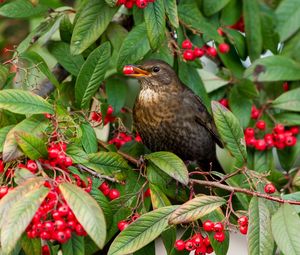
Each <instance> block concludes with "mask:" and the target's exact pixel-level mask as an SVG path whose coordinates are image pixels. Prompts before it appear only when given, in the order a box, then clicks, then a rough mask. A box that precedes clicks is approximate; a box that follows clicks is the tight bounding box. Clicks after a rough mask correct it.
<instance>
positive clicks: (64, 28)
mask: <svg viewBox="0 0 300 255" xmlns="http://www.w3.org/2000/svg"><path fill="white" fill-rule="evenodd" d="M72 33H73V24H72V23H71V20H70V17H69V15H68V14H65V15H64V16H63V18H62V20H61V22H60V24H59V35H60V38H61V40H62V41H63V42H66V43H70V41H71V37H72ZM68 52H70V48H69V51H68Z"/></svg>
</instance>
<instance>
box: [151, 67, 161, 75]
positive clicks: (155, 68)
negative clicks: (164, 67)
mask: <svg viewBox="0 0 300 255" xmlns="http://www.w3.org/2000/svg"><path fill="white" fill-rule="evenodd" d="M159 70H160V68H159V67H158V66H154V67H153V68H152V71H153V72H154V73H157V72H159Z"/></svg>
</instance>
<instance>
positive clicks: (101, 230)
mask: <svg viewBox="0 0 300 255" xmlns="http://www.w3.org/2000/svg"><path fill="white" fill-rule="evenodd" d="M59 189H60V191H61V193H62V195H63V197H64V198H65V200H66V202H67V204H68V205H69V207H70V208H71V210H72V211H73V213H74V215H75V216H76V218H77V220H78V221H79V222H80V224H81V225H82V226H83V228H84V229H85V231H86V232H87V233H88V235H89V236H90V237H91V238H92V240H93V241H94V242H95V243H96V244H97V246H98V247H99V248H101V249H102V248H103V246H104V244H105V239H106V222H105V218H104V215H103V211H102V209H101V208H100V207H99V205H98V204H97V202H96V201H95V200H94V199H93V198H92V197H91V196H90V195H89V194H88V193H87V192H85V191H84V190H82V189H81V188H79V187H78V186H76V185H74V184H71V183H61V184H60V185H59Z"/></svg>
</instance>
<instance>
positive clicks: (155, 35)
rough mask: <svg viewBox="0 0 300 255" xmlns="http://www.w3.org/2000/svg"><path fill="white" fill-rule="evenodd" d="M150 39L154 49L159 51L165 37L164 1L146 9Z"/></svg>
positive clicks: (155, 2)
mask: <svg viewBox="0 0 300 255" xmlns="http://www.w3.org/2000/svg"><path fill="white" fill-rule="evenodd" d="M144 17H145V24H146V30H147V35H148V39H149V42H150V45H151V48H152V49H157V48H158V47H159V45H160V44H161V42H162V41H163V39H164V35H165V27H166V26H165V23H166V22H165V8H164V2H163V0H156V1H154V2H153V3H149V4H148V5H147V8H145V9H144Z"/></svg>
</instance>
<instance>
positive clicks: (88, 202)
mask: <svg viewBox="0 0 300 255" xmlns="http://www.w3.org/2000/svg"><path fill="white" fill-rule="evenodd" d="M68 4H69V6H66V5H67V3H65V1H58V0H53V1H44V0H41V1H38V2H36V1H28V0H12V1H8V2H4V3H2V4H1V6H0V15H2V16H3V17H2V18H1V19H2V21H3V27H2V28H1V29H2V32H3V35H4V36H3V37H2V39H1V40H2V41H1V45H2V46H3V51H2V55H1V56H2V60H3V64H2V65H1V66H0V85H1V91H0V108H1V112H0V114H1V118H0V149H1V153H2V159H1V161H0V173H1V175H0V176H1V187H0V199H1V200H0V216H1V217H0V229H1V238H0V243H1V248H0V249H1V254H30V255H35V254H41V253H42V254H57V253H58V252H59V250H61V251H62V253H63V254H74V255H75V254H94V253H96V252H98V251H99V252H101V254H109V255H122V254H124V255H125V254H131V253H133V254H135V255H138V254H155V244H154V240H155V239H156V238H158V237H161V239H162V240H163V243H164V246H165V249H166V251H167V254H171V255H175V254H188V253H189V252H190V251H191V250H195V251H196V254H206V253H207V254H209V253H211V252H212V251H214V252H215V253H216V254H217V255H224V254H227V250H228V246H229V241H230V236H229V233H230V232H231V231H238V232H240V234H244V235H247V237H248V252H249V254H253V255H254V254H255V255H257V254H268V255H269V254H275V252H276V250H277V251H278V250H280V251H281V252H282V254H288V255H292V254H295V255H297V254H300V246H299V239H300V234H299V229H300V218H299V216H298V213H299V212H300V211H299V205H300V193H299V191H298V190H299V189H300V184H299V164H297V158H298V155H299V151H300V143H299V142H297V139H298V137H299V128H298V125H300V115H299V111H300V88H298V86H299V80H300V64H299V61H300V55H299V50H298V49H299V43H298V41H299V40H298V39H299V35H300V32H299V28H300V23H299V22H296V21H297V20H299V15H300V12H299V10H300V9H299V3H298V2H297V1H294V0H282V1H279V0H274V1H268V0H264V1H263V0H261V1H259V0H243V1H237V0H214V1H213V0H202V1H201V0H194V1H175V0H152V1H150V0H148V1H146V0H135V1H133V0H132V1H129V0H126V1H123V0H119V1H116V0H105V1H104V0H86V1H74V2H73V1H68ZM295 20H296V21H295ZM12 31H15V32H12ZM21 31H23V32H21ZM147 59H160V60H163V61H165V62H167V63H168V64H170V65H171V66H172V67H173V68H174V70H175V71H176V73H177V74H178V76H179V78H180V79H181V81H182V82H183V83H184V84H185V85H186V86H188V87H189V88H190V89H191V90H192V91H193V92H194V93H195V94H196V95H197V96H199V98H200V99H201V101H202V102H203V104H204V105H205V106H206V107H207V109H208V111H209V112H210V113H211V115H212V116H213V119H214V121H215V124H216V127H217V129H218V132H219V134H220V137H221V140H222V142H223V143H224V145H225V148H224V149H220V148H219V149H218V157H219V161H220V163H221V164H222V166H223V169H224V172H222V173H221V172H217V171H215V169H214V167H212V168H211V169H199V167H197V165H196V164H193V163H191V162H190V163H187V162H186V163H184V162H183V161H182V159H180V158H179V157H178V156H176V155H175V154H173V153H171V152H168V151H153V152H151V151H149V149H148V148H146V147H145V146H144V145H143V143H142V141H141V137H140V135H139V134H138V132H137V130H135V129H134V128H133V121H132V116H131V115H132V114H131V113H132V108H133V105H134V102H135V98H136V96H137V94H138V89H139V87H138V83H137V81H136V80H133V79H130V78H128V77H126V76H125V75H124V74H123V68H124V66H126V65H133V64H137V63H139V62H142V61H143V60H147ZM130 72H134V71H132V66H127V67H126V68H125V69H124V73H125V74H126V73H127V74H128V73H130ZM169 139H172V137H169ZM141 156H142V157H141ZM178 229H181V231H179V232H180V233H181V232H183V236H181V237H180V238H178V237H177V235H176V233H177V232H178V231H177V230H178ZM176 238H177V240H176Z"/></svg>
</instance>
